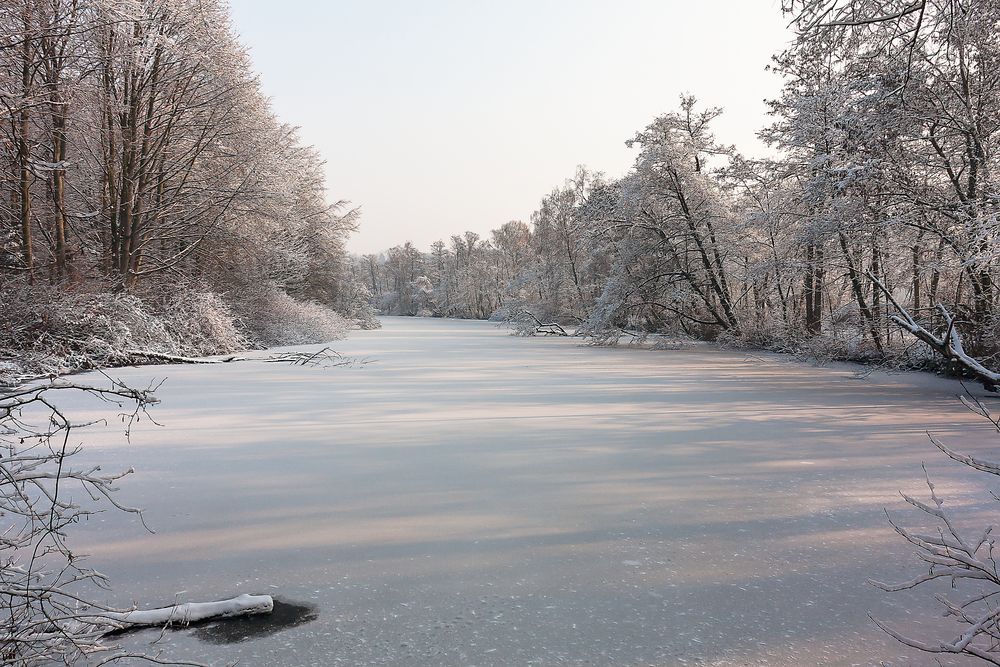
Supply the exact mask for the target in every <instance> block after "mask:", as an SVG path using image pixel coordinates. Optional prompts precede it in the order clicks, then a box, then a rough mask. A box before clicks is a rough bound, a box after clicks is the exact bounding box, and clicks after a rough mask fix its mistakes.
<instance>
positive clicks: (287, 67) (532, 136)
mask: <svg viewBox="0 0 1000 667" xmlns="http://www.w3.org/2000/svg"><path fill="white" fill-rule="evenodd" d="M230 1H231V3H232V8H233V15H234V21H235V27H236V30H237V31H238V32H239V33H240V35H241V36H242V40H243V42H244V43H245V44H246V45H247V46H248V47H249V48H250V52H251V55H252V57H253V61H254V64H255V67H256V69H257V70H258V72H260V75H261V81H262V84H263V88H264V92H265V93H266V94H267V95H269V96H270V97H271V98H272V104H273V106H274V109H275V111H276V113H277V114H278V116H279V117H280V118H281V119H282V120H283V121H285V122H289V123H292V124H294V125H299V126H301V128H302V130H301V133H302V137H303V139H304V140H305V141H306V142H308V143H310V144H314V145H315V146H317V147H318V148H319V150H320V151H321V153H322V154H323V157H324V158H325V159H326V162H327V175H328V180H327V184H328V187H329V190H330V194H329V197H330V199H331V200H336V199H349V200H350V201H351V202H352V203H353V204H355V205H359V206H361V210H362V217H361V229H360V231H359V232H358V233H357V234H356V235H355V236H354V237H353V239H352V240H351V242H350V243H349V245H348V248H349V249H350V250H351V251H354V252H378V251H381V250H386V249H388V248H389V247H391V246H394V245H398V244H400V243H402V242H403V241H406V240H411V241H413V242H414V243H415V244H416V245H417V247H419V248H422V249H426V248H427V247H428V246H429V245H430V244H431V243H432V242H434V241H435V240H437V239H444V240H447V239H448V238H449V237H450V236H451V235H452V234H458V233H461V232H464V231H466V230H471V231H474V232H478V233H479V234H481V235H482V236H484V237H485V236H486V235H487V234H488V233H489V231H490V230H491V229H494V228H496V227H499V226H500V225H502V224H503V223H504V222H507V221H508V220H518V219H520V220H524V221H526V222H527V221H528V219H529V216H530V215H531V212H532V211H533V210H535V208H536V207H537V205H538V202H539V200H540V199H541V198H542V197H543V196H544V195H545V194H546V193H548V192H549V191H550V190H551V189H552V188H553V187H555V186H558V185H560V184H561V183H562V182H563V181H564V180H565V179H567V178H569V177H570V176H572V175H573V172H574V170H575V168H576V165H578V164H585V165H587V166H588V167H589V168H591V169H593V170H598V171H603V172H605V173H606V174H609V175H611V176H620V175H622V174H624V173H626V172H627V171H628V168H629V167H630V166H631V164H632V160H633V158H634V154H633V152H632V151H630V150H629V149H627V148H626V147H625V144H624V142H625V140H626V139H628V138H630V137H631V136H633V135H634V133H635V132H636V131H638V130H640V129H642V128H643V127H645V126H646V125H647V124H648V123H649V122H650V121H651V120H652V119H653V118H654V117H655V116H656V115H658V114H662V113H665V112H667V111H670V110H673V109H674V108H676V106H677V100H678V97H679V95H680V94H681V93H685V92H690V93H693V94H695V95H696V96H697V97H698V98H699V100H700V101H701V102H702V103H703V104H704V105H706V106H722V107H724V108H725V109H726V113H725V115H724V116H723V117H722V118H721V119H719V121H718V122H717V125H716V135H717V136H718V138H719V139H720V140H722V141H724V142H726V143H733V144H736V146H737V147H738V148H739V149H740V150H741V151H743V152H744V153H747V154H750V155H759V154H762V153H764V152H765V150H766V149H765V147H764V146H762V145H761V144H760V142H759V141H758V140H757V139H756V136H755V134H756V132H757V130H758V129H760V127H761V126H762V125H763V124H764V123H766V122H767V117H766V115H765V114H766V107H765V105H764V102H763V100H764V99H765V98H772V97H774V96H775V95H776V94H777V92H778V90H779V88H780V81H779V79H778V77H777V76H775V75H774V74H772V73H769V72H765V70H764V68H765V67H766V65H767V64H768V62H769V59H770V56H771V55H772V54H774V53H777V52H779V51H780V50H782V49H783V48H784V47H785V46H786V45H787V43H788V42H789V40H790V39H791V35H790V33H789V32H788V30H787V29H786V27H785V26H786V22H787V21H786V19H784V18H783V17H782V15H781V11H780V2H779V0H614V1H613V0H489V1H487V0H230Z"/></svg>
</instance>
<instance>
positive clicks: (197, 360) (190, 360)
mask: <svg viewBox="0 0 1000 667" xmlns="http://www.w3.org/2000/svg"><path fill="white" fill-rule="evenodd" d="M125 354H128V355H131V356H133V357H142V358H145V359H155V360H157V361H165V362H167V363H171V364H228V363H230V362H233V361H246V357H241V356H238V355H230V356H228V357H219V358H217V359H216V358H212V357H183V356H180V355H177V354H164V353H163V352H152V351H150V350H126V352H125Z"/></svg>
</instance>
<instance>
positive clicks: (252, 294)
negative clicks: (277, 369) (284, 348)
mask: <svg viewBox="0 0 1000 667" xmlns="http://www.w3.org/2000/svg"><path fill="white" fill-rule="evenodd" d="M232 304H233V310H234V311H235V312H236V314H237V315H238V316H239V319H240V323H241V325H242V327H243V329H244V331H245V333H246V335H247V336H248V337H249V338H250V339H251V340H252V341H253V342H254V343H255V344H256V345H259V346H262V347H271V346H276V345H306V344H309V343H325V342H328V341H331V340H337V339H339V338H343V337H344V336H346V335H347V332H348V330H349V329H350V327H351V325H350V322H348V321H347V320H346V319H344V318H343V317H342V316H340V315H338V314H337V313H336V312H334V311H333V310H331V309H330V308H328V307H326V306H324V305H322V304H319V303H316V302H315V301H298V300H296V299H294V298H293V297H291V296H289V295H288V294H287V293H286V292H284V291H282V290H281V289H280V288H278V287H277V286H275V285H262V286H261V287H259V288H256V289H254V290H252V291H251V290H247V291H244V292H241V293H240V294H238V295H234V298H233V300H232Z"/></svg>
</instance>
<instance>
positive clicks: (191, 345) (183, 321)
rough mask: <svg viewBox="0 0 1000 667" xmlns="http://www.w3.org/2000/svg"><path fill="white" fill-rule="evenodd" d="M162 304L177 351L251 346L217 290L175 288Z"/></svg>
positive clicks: (220, 351)
mask: <svg viewBox="0 0 1000 667" xmlns="http://www.w3.org/2000/svg"><path fill="white" fill-rule="evenodd" d="M161 308H162V318H163V321H164V324H165V326H166V328H167V330H168V331H169V332H170V334H171V336H172V337H173V339H174V340H175V341H176V342H177V346H178V348H179V349H178V351H177V353H178V354H183V355H199V356H201V355H208V354H224V353H227V352H236V351H237V350H243V349H246V348H248V347H252V346H253V345H252V342H251V341H250V340H249V339H248V338H247V337H246V336H245V335H244V334H243V332H242V331H240V329H239V327H238V326H237V323H236V321H235V316H234V315H233V312H232V309H231V308H230V307H229V306H228V305H227V304H226V303H225V301H223V300H222V299H221V298H220V297H219V296H218V295H217V294H214V293H212V292H208V291H196V290H187V289H184V290H178V291H177V292H175V293H174V294H172V295H171V296H170V298H168V299H166V301H165V302H164V303H163V304H162V305H161Z"/></svg>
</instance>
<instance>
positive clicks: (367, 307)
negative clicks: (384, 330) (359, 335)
mask: <svg viewBox="0 0 1000 667" xmlns="http://www.w3.org/2000/svg"><path fill="white" fill-rule="evenodd" d="M334 306H335V308H336V310H337V312H339V313H341V314H342V315H343V316H344V317H346V318H347V319H348V320H350V321H351V322H353V323H354V326H356V327H357V328H359V329H379V328H381V326H382V325H381V323H380V322H379V321H378V317H377V316H376V313H375V306H374V304H373V303H372V293H371V290H369V289H368V287H367V286H366V285H365V284H364V283H362V282H361V281H360V280H357V279H354V278H351V279H349V280H346V281H345V283H344V285H343V286H342V289H341V290H340V292H339V294H338V296H337V302H336V304H334Z"/></svg>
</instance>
